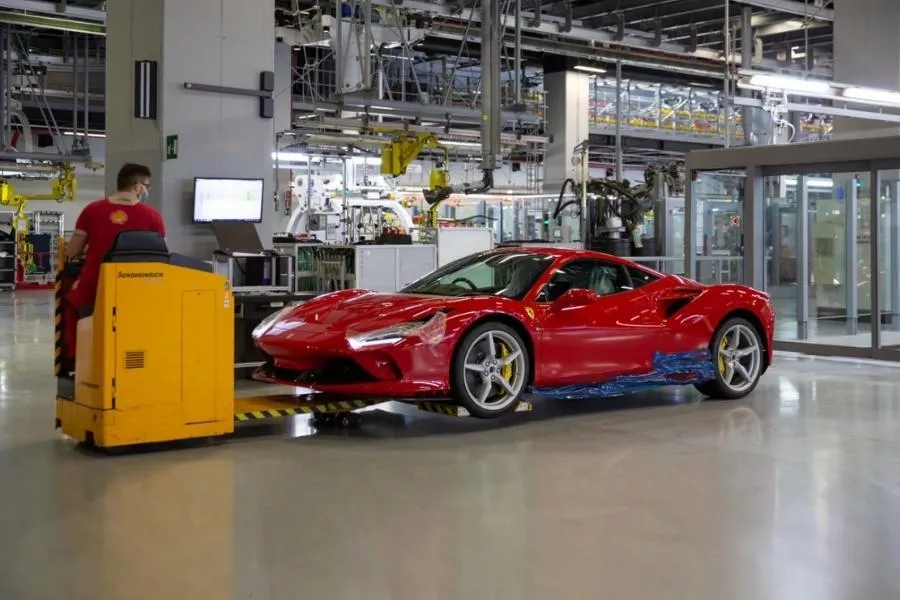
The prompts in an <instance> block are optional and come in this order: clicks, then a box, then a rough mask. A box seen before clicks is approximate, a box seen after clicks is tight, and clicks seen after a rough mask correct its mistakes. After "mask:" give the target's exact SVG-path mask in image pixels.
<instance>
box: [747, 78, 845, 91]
mask: <svg viewBox="0 0 900 600" xmlns="http://www.w3.org/2000/svg"><path fill="white" fill-rule="evenodd" d="M750 85H754V86H758V87H764V88H770V89H779V90H784V91H786V92H793V93H795V94H808V95H820V94H825V95H827V94H829V93H831V91H832V90H831V84H830V83H828V82H827V81H821V80H817V79H799V78H797V77H782V76H780V75H753V76H752V77H751V78H750Z"/></svg>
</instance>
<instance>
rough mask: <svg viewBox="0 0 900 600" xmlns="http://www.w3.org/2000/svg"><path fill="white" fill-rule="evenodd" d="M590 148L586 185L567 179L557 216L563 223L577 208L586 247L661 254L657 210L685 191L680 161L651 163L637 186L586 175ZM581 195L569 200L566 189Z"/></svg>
mask: <svg viewBox="0 0 900 600" xmlns="http://www.w3.org/2000/svg"><path fill="white" fill-rule="evenodd" d="M587 148H588V143H587V142H584V143H583V144H581V145H579V147H578V148H576V151H578V152H580V154H581V157H582V159H581V162H582V169H581V179H582V180H581V183H580V185H579V184H578V183H576V182H575V180H574V179H567V180H566V181H565V182H564V183H563V187H562V189H561V190H560V194H559V201H558V202H557V205H556V208H555V210H554V211H553V215H552V219H553V221H555V222H556V223H557V224H561V223H562V221H561V214H562V211H563V210H565V209H566V208H567V207H569V206H573V205H574V206H576V207H577V210H578V214H579V217H580V221H581V227H582V231H581V241H582V244H583V246H584V247H585V248H587V249H589V250H596V251H599V252H606V253H608V254H613V255H616V256H657V255H658V254H659V252H658V248H657V244H656V240H657V239H658V238H659V237H661V236H658V235H657V234H656V232H655V231H654V229H655V228H654V227H653V226H652V223H653V213H654V210H656V209H657V208H658V207H659V206H661V204H662V202H663V201H664V199H665V198H666V197H668V196H669V195H670V194H673V195H680V194H682V193H683V186H684V183H683V182H684V178H683V176H682V174H681V173H680V171H679V168H678V166H677V165H676V164H674V163H673V164H668V165H648V166H647V168H646V169H645V170H644V181H643V182H641V183H638V184H632V183H631V182H630V181H628V180H627V179H623V180H616V179H611V178H598V179H591V178H589V177H588V176H587ZM570 190H571V191H573V192H575V193H576V194H577V196H578V197H577V199H573V200H569V201H565V202H564V196H565V194H566V192H567V191H570Z"/></svg>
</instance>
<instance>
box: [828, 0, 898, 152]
mask: <svg viewBox="0 0 900 600" xmlns="http://www.w3.org/2000/svg"><path fill="white" fill-rule="evenodd" d="M834 10H835V17H834V80H835V81H838V82H840V83H849V84H854V85H860V86H867V87H876V88H886V89H889V90H898V89H900V36H898V35H897V23H900V3H898V2H897V1H896V0H854V1H853V2H836V3H835V7H834ZM860 108H861V109H863V110H875V109H874V108H873V107H871V106H867V107H863V106H860ZM892 133H900V128H897V127H896V126H894V127H891V126H889V125H888V124H887V123H884V122H880V121H871V120H863V119H848V118H844V117H839V118H835V120H834V137H859V136H861V135H873V134H877V135H889V134H892Z"/></svg>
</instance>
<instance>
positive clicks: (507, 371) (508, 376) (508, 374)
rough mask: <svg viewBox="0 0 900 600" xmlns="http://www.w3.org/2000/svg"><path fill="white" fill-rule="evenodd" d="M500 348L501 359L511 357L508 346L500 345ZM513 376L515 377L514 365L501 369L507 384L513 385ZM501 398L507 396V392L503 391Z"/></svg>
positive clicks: (501, 375)
mask: <svg viewBox="0 0 900 600" xmlns="http://www.w3.org/2000/svg"><path fill="white" fill-rule="evenodd" d="M498 345H499V346H500V358H506V357H507V356H509V348H507V347H506V344H504V343H499V344H498ZM512 375H513V366H512V363H510V364H508V365H504V366H503V367H502V368H501V369H500V377H502V378H503V379H505V380H506V382H507V383H512ZM500 395H501V396H505V395H506V390H501V394H500Z"/></svg>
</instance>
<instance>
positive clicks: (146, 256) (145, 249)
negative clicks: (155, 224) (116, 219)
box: [103, 229, 169, 262]
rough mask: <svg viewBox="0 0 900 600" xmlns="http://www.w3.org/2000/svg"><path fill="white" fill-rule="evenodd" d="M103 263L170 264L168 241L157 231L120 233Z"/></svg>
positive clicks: (127, 231)
mask: <svg viewBox="0 0 900 600" xmlns="http://www.w3.org/2000/svg"><path fill="white" fill-rule="evenodd" d="M103 262H169V248H168V247H167V246H166V240H165V239H164V238H163V236H161V235H160V234H158V233H157V232H155V231H141V230H136V229H131V230H126V231H122V232H119V235H117V236H116V239H115V241H114V242H113V245H112V247H111V248H110V249H109V252H107V253H106V256H105V257H103Z"/></svg>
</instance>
